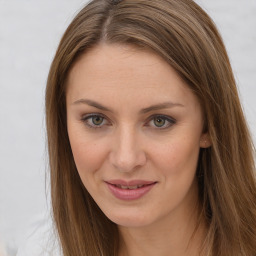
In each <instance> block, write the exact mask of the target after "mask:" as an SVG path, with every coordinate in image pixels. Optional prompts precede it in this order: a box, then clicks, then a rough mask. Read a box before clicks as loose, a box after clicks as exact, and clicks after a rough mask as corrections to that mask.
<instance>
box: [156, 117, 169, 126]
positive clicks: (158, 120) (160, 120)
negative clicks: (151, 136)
mask: <svg viewBox="0 0 256 256" xmlns="http://www.w3.org/2000/svg"><path fill="white" fill-rule="evenodd" d="M165 122H166V120H165V119H164V118H162V117H155V118H154V125H155V126H156V127H163V126H164V125H165Z"/></svg>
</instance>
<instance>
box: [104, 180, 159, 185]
mask: <svg viewBox="0 0 256 256" xmlns="http://www.w3.org/2000/svg"><path fill="white" fill-rule="evenodd" d="M106 182H107V183H108V184H111V185H121V186H136V185H150V184H153V183H156V181H147V180H130V181H126V180H108V181H106Z"/></svg>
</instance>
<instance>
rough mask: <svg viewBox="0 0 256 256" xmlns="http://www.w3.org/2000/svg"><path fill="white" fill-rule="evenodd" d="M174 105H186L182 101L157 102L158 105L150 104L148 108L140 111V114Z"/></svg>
mask: <svg viewBox="0 0 256 256" xmlns="http://www.w3.org/2000/svg"><path fill="white" fill-rule="evenodd" d="M173 107H184V105H182V104H180V103H174V102H164V103H160V104H156V105H153V106H150V107H147V108H143V109H142V110H141V111H140V114H145V113H148V112H150V111H156V110H160V109H166V108H173Z"/></svg>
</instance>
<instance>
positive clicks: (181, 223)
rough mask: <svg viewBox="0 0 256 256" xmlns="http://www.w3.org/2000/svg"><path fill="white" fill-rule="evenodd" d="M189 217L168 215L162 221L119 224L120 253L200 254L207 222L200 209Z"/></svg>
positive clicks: (143, 255) (127, 255)
mask: <svg viewBox="0 0 256 256" xmlns="http://www.w3.org/2000/svg"><path fill="white" fill-rule="evenodd" d="M191 212H193V214H192V215H190V216H189V217H188V216H186V218H185V214H184V216H176V217H173V218H170V216H167V217H166V218H165V219H162V220H161V223H154V225H149V226H146V227H142V228H141V227H135V228H131V227H119V232H120V237H121V239H120V240H121V243H120V253H119V256H134V255H136V256H155V255H161V256H185V255H190V256H197V255H199V252H200V248H201V246H202V242H203V239H204V237H205V234H206V225H205V223H200V224H199V223H198V213H199V209H197V210H196V211H191Z"/></svg>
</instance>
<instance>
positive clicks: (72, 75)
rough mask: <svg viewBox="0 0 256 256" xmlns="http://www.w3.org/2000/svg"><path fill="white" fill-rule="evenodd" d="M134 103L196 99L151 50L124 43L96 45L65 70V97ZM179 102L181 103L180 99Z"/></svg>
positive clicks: (193, 101)
mask: <svg viewBox="0 0 256 256" xmlns="http://www.w3.org/2000/svg"><path fill="white" fill-rule="evenodd" d="M82 96H84V97H85V96H86V98H88V96H89V97H93V99H94V100H100V101H102V100H107V101H109V100H111V99H113V98H119V99H120V100H121V101H123V102H124V101H126V102H129V104H134V103H135V102H136V103H137V102H140V101H143V102H148V103H149V102H151V103H152V101H153V102H154V101H156V102H157V101H167V100H173V101H177V100H179V101H183V103H186V102H188V101H191V103H193V104H195V103H196V102H197V99H196V98H195V96H194V95H193V94H192V92H191V91H190V89H189V88H188V85H187V84H186V83H185V82H184V81H183V80H182V79H181V78H180V76H179V75H178V74H177V72H175V70H174V69H173V68H172V67H171V66H170V65H169V64H168V63H167V62H166V61H164V60H163V59H162V58H161V57H160V56H158V55H157V54H155V53H154V52H152V51H148V50H141V49H138V48H135V47H132V46H127V45H106V44H102V45H98V46H96V47H95V48H93V49H91V50H90V51H88V52H87V53H85V54H84V55H82V56H81V57H80V58H79V59H78V61H77V62H76V63H75V64H74V66H73V67H72V69H71V70H70V72H69V75H68V80H67V100H71V101H74V100H76V99H78V98H79V97H82ZM181 104H182V102H181Z"/></svg>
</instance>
